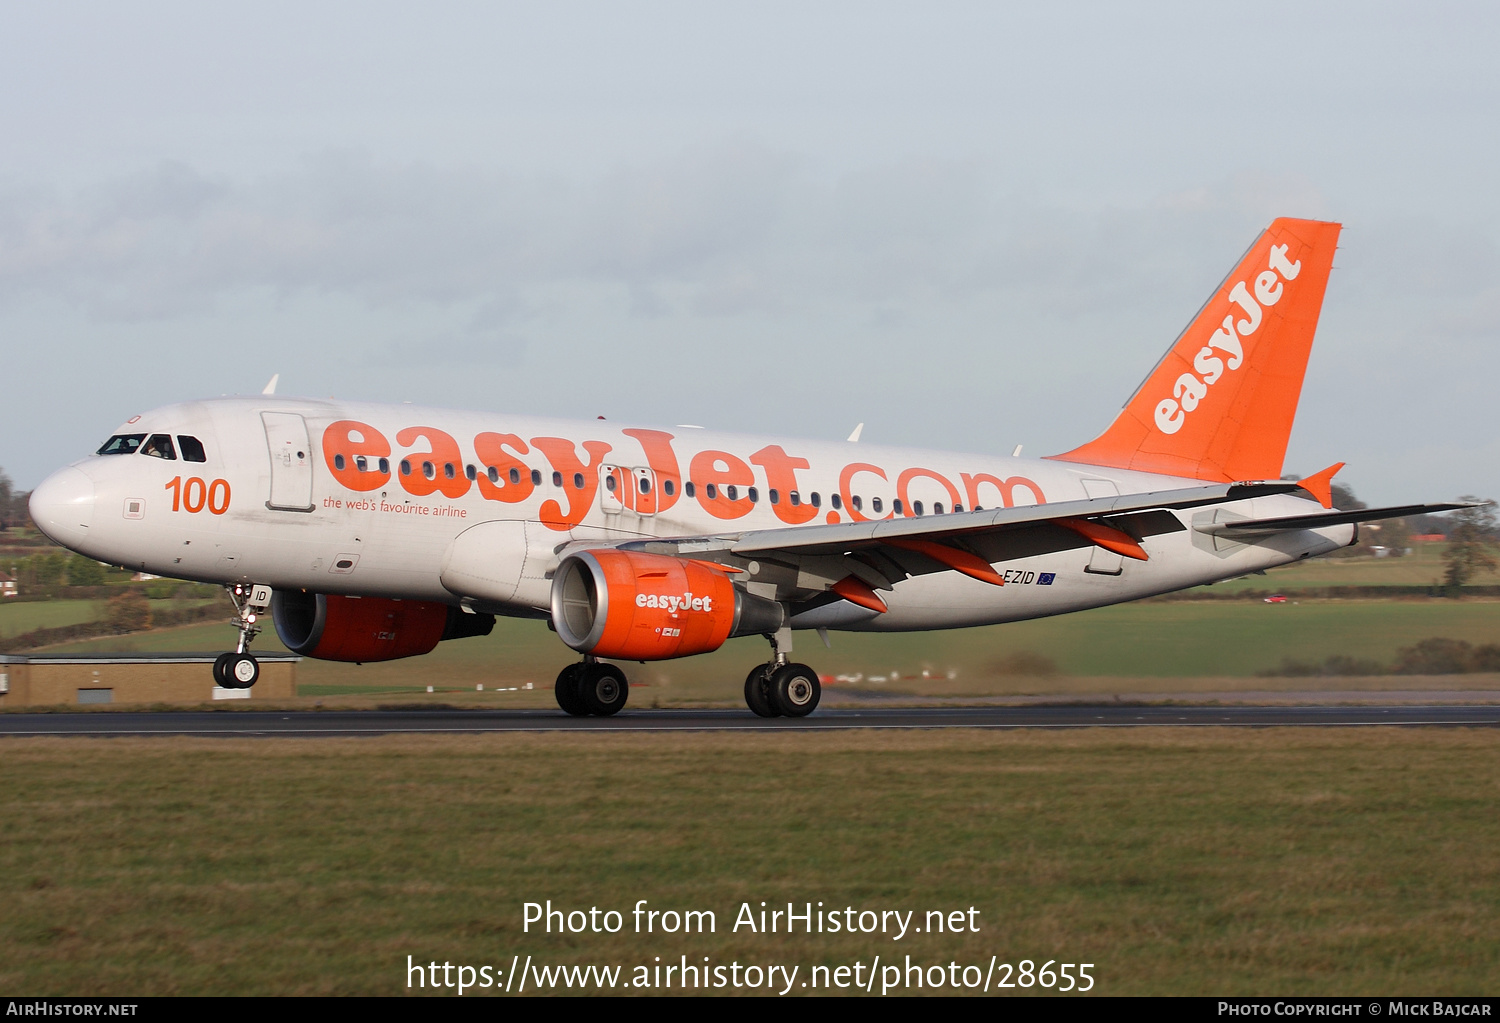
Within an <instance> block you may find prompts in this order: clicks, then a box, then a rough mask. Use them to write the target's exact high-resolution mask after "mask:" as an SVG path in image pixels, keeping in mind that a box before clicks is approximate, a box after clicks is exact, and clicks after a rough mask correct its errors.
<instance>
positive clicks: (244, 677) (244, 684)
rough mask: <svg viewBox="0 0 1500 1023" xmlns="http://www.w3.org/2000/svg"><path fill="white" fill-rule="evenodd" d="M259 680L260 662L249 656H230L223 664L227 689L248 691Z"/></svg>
mask: <svg viewBox="0 0 1500 1023" xmlns="http://www.w3.org/2000/svg"><path fill="white" fill-rule="evenodd" d="M259 678H260V662H259V661H257V660H256V659H255V658H254V657H251V656H250V655H249V654H230V655H229V658H228V660H226V661H225V662H224V681H225V683H226V688H229V689H249V688H250V687H251V686H253V685H255V683H256V681H257V680H258V679H259Z"/></svg>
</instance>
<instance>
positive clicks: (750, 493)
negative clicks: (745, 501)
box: [745, 487, 760, 504]
mask: <svg viewBox="0 0 1500 1023" xmlns="http://www.w3.org/2000/svg"><path fill="white" fill-rule="evenodd" d="M745 496H746V497H748V498H750V503H751V504H755V503H756V502H757V501H759V500H760V491H759V490H756V489H755V488H754V487H751V488H750V489H749V490H747V491H745Z"/></svg>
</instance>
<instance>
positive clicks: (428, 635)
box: [271, 590, 495, 661]
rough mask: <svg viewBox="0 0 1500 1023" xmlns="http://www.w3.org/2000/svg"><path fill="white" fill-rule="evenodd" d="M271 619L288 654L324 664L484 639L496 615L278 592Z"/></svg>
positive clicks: (414, 652)
mask: <svg viewBox="0 0 1500 1023" xmlns="http://www.w3.org/2000/svg"><path fill="white" fill-rule="evenodd" d="M271 619H272V621H274V622H275V623H276V634H277V635H278V636H280V637H281V642H282V643H284V644H285V645H286V648H287V649H288V650H290V651H292V652H293V653H298V654H302V655H303V656H305V657H316V658H318V659H319V660H323V661H393V660H395V659H396V658H398V657H414V656H416V655H417V654H425V653H428V652H430V651H431V650H432V648H433V647H435V646H437V645H438V643H439V642H441V641H442V640H445V639H459V638H461V637H464V636H486V635H488V634H489V632H490V630H491V629H493V628H494V627H495V618H494V616H493V615H480V614H465V613H464V612H462V611H460V610H459V609H458V608H456V607H450V606H448V605H447V604H431V603H427V602H426V601H421V600H388V599H386V598H384V597H340V596H336V595H330V594H324V593H305V592H302V591H299V590H277V591H276V594H275V595H274V596H273V597H272V598H271Z"/></svg>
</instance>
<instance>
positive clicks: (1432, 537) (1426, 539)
mask: <svg viewBox="0 0 1500 1023" xmlns="http://www.w3.org/2000/svg"><path fill="white" fill-rule="evenodd" d="M1446 539H1448V538H1447V537H1446V536H1444V535H1443V534H1442V533H1417V534H1415V535H1414V536H1412V540H1413V541H1415V542H1417V543H1437V542H1438V541H1439V540H1446Z"/></svg>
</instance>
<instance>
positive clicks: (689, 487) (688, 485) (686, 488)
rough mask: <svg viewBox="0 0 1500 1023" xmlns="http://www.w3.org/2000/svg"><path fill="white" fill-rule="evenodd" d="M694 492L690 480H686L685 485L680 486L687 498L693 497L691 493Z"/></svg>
mask: <svg viewBox="0 0 1500 1023" xmlns="http://www.w3.org/2000/svg"><path fill="white" fill-rule="evenodd" d="M694 490H695V488H694V486H693V481H692V480H688V481H687V482H686V483H684V484H683V485H682V492H683V493H684V494H686V495H687V496H688V497H692V496H694V493H693V492H694Z"/></svg>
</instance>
